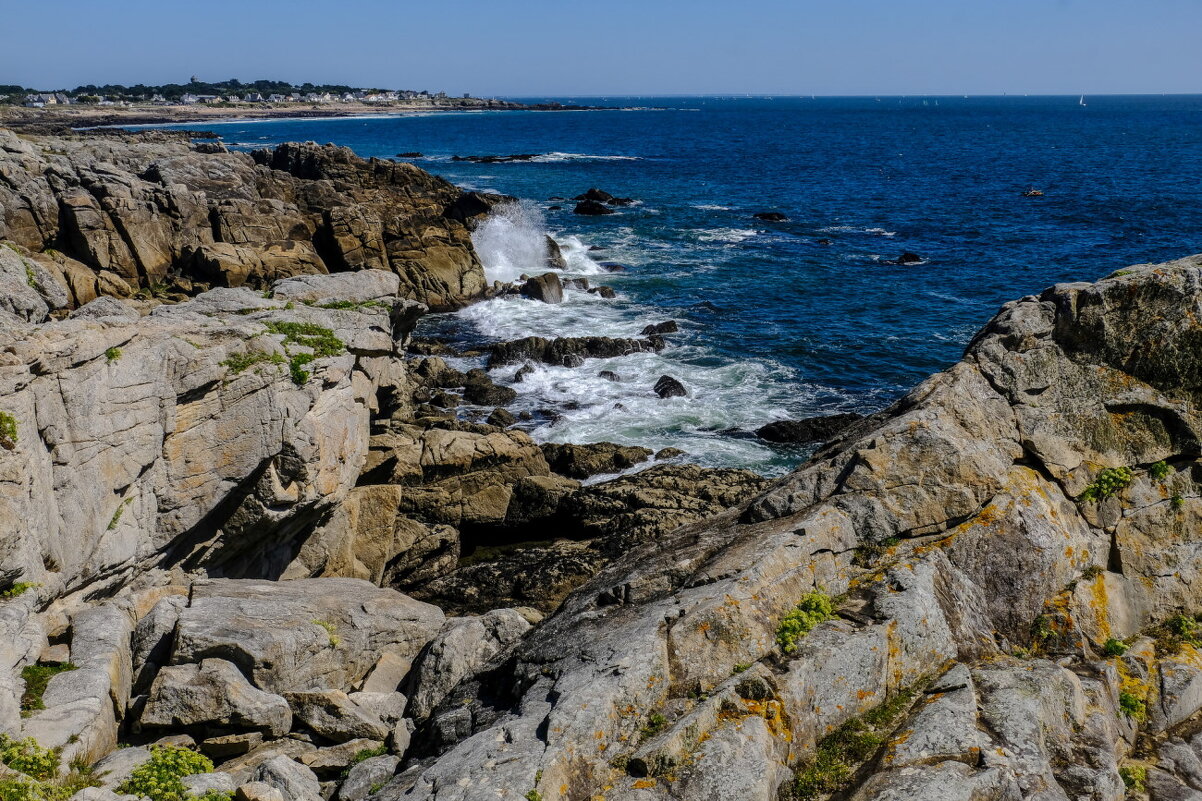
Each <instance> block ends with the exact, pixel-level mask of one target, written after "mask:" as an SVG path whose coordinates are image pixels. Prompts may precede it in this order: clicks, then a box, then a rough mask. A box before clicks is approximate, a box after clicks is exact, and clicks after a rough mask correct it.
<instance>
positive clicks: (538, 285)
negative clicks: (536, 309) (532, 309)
mask: <svg viewBox="0 0 1202 801" xmlns="http://www.w3.org/2000/svg"><path fill="white" fill-rule="evenodd" d="M522 295H524V296H525V297H528V298H531V299H532V300H541V301H542V302H543V303H563V281H561V280H559V274H558V273H543V274H542V275H537V276H535V277H534V278H531V279H528V280H527V281H526V283H524V284H522Z"/></svg>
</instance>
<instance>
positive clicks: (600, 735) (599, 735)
mask: <svg viewBox="0 0 1202 801" xmlns="http://www.w3.org/2000/svg"><path fill="white" fill-rule="evenodd" d="M593 737H594V738H596V739H598V740H604V739H605V732H603V731H599V732H597V733H596V734H594V735H593Z"/></svg>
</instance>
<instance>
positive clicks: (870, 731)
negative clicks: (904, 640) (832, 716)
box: [791, 687, 918, 801]
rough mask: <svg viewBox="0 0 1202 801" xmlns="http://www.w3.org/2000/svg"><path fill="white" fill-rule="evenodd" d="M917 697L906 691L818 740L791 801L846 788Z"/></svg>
mask: <svg viewBox="0 0 1202 801" xmlns="http://www.w3.org/2000/svg"><path fill="white" fill-rule="evenodd" d="M917 694H918V688H917V687H911V688H907V689H905V690H903V691H901V692H899V693H897V694H896V695H895V696H894V697H893V698H891V699H889V700H888V701H886V702H885V703H883V704H881V705H880V706H878V707H876V708H875V709H873V710H871V711H869V712H868V713H867V714H865V715H864V716H863V717H860V718H852V719H851V720H849V721H847V722H846V723H844V724H843V725H842V726H840V727H839V728H838V729H836V730H835V731H834V732H832V733H831V734H829V735H827V736H826V737H824V738H823V739H822V740H820V741H819V742H818V746H817V748H816V749H815V753H814V756H813V757H812V758H811V759H810V760H809V762H807V763H805V765H803V766H802V767H801V769H800V770H798V771H797V774H796V779H795V780H794V782H793V786H792V793H791V797H792V799H795V800H796V801H811V800H812V799H818V798H823V797H825V796H828V795H830V794H832V793H837V792H839V791H840V790H844V789H846V788H847V787H848V786H850V784H851V780H852V777H853V776H854V775H855V772H856V768H857V767H858V766H859V765H860V764H861V763H863V762H865V761H867V760H868V759H869V758H870V757H872V755H873V754H875V753H876V752H877V750H878V749H879V748H880V747H881V746H882V745H884V744H885V741H886V738H887V737H888V735H889V732H890V731H892V729H893V728H894V727H895V726H896V724H897V721H898V719H899V718H900V717H901V715H902V714H903V713H904V712H905V711H906V710H907V709H908V708H909V707H910V705H911V704H912V703H913V701H914V697H915V696H916V695H917Z"/></svg>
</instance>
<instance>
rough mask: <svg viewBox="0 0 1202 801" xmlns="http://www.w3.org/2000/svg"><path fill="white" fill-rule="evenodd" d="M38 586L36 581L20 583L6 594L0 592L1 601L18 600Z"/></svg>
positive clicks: (10, 588) (6, 591)
mask: <svg viewBox="0 0 1202 801" xmlns="http://www.w3.org/2000/svg"><path fill="white" fill-rule="evenodd" d="M36 586H38V583H37V582H36V581H18V582H16V583H15V584H13V585H12V586H11V587H9V588H8V589H7V590H5V591H4V592H0V599H4V600H7V599H9V598H16V597H17V596H18V595H24V594H25V593H26V592H27V591H29V590H32V589H33V588H34V587H36Z"/></svg>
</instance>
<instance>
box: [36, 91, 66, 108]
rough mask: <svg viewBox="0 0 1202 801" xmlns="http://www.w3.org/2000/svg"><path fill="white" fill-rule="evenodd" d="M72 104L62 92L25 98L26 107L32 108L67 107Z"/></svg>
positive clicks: (42, 93)
mask: <svg viewBox="0 0 1202 801" xmlns="http://www.w3.org/2000/svg"><path fill="white" fill-rule="evenodd" d="M70 103H71V99H70V98H69V97H67V96H66V95H65V94H63V93H62V92H40V93H38V94H33V95H26V96H25V105H26V106H29V107H31V108H42V107H44V106H66V105H69V104H70Z"/></svg>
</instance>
